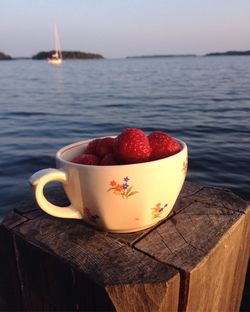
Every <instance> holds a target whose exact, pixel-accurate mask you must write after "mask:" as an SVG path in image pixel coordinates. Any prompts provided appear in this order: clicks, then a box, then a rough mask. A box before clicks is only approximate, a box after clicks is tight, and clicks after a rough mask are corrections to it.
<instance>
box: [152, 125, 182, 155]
mask: <svg viewBox="0 0 250 312" xmlns="http://www.w3.org/2000/svg"><path fill="white" fill-rule="evenodd" d="M148 139H149V143H150V146H151V148H152V153H151V157H150V159H151V160H156V159H161V158H164V157H167V156H171V155H174V154H176V153H178V152H179V151H180V150H181V145H180V143H179V142H178V141H177V140H176V139H174V138H173V137H171V136H170V135H168V134H166V133H164V132H162V131H154V132H152V133H151V134H150V135H149V136H148Z"/></svg>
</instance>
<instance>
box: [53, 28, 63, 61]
mask: <svg viewBox="0 0 250 312" xmlns="http://www.w3.org/2000/svg"><path fill="white" fill-rule="evenodd" d="M54 31H55V44H56V54H57V55H58V57H59V58H61V59H62V50H61V44H60V38H59V33H58V29H57V26H56V24H55V26H54Z"/></svg>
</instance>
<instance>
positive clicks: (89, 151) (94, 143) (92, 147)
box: [85, 139, 101, 155]
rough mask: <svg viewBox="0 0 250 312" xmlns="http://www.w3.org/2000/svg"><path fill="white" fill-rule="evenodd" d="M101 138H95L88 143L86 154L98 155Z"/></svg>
mask: <svg viewBox="0 0 250 312" xmlns="http://www.w3.org/2000/svg"><path fill="white" fill-rule="evenodd" d="M100 140H101V139H94V140H92V141H90V142H89V144H88V145H87V148H86V150H85V154H94V155H96V147H97V144H98V142H99V141H100Z"/></svg>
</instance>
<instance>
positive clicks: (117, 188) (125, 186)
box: [108, 177, 139, 198]
mask: <svg viewBox="0 0 250 312" xmlns="http://www.w3.org/2000/svg"><path fill="white" fill-rule="evenodd" d="M129 180H130V179H129V177H124V178H123V180H122V182H121V183H118V182H116V181H115V180H112V181H110V183H109V185H110V186H111V187H110V188H109V189H108V192H110V191H112V192H113V194H115V195H120V196H122V198H128V197H130V196H132V195H135V194H137V193H139V192H138V191H133V190H132V189H133V186H131V185H129V182H128V181H129Z"/></svg>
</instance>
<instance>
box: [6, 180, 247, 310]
mask: <svg viewBox="0 0 250 312" xmlns="http://www.w3.org/2000/svg"><path fill="white" fill-rule="evenodd" d="M46 196H48V197H49V199H50V200H51V201H53V202H54V203H56V204H59V205H61V206H64V205H67V204H68V202H67V198H66V197H65V194H63V193H62V190H61V189H60V188H58V187H57V186H56V187H54V186H53V187H52V188H48V189H46ZM249 224H250V208H247V204H246V202H245V201H243V200H242V199H241V198H239V197H238V196H236V195H235V194H233V193H232V192H230V191H228V190H224V189H220V188H214V187H205V186H201V185H197V184H194V183H190V182H186V183H185V184H184V186H183V189H182V192H181V193H180V196H179V198H178V200H177V202H176V204H175V206H174V209H173V211H172V213H171V215H170V216H169V217H168V218H167V219H166V220H163V221H161V222H160V223H159V224H157V225H155V226H154V227H152V228H150V229H147V230H144V231H141V232H136V233H127V234H112V233H106V232H101V231H99V230H96V229H94V228H93V227H91V226H89V225H87V224H85V223H84V222H82V221H81V220H70V219H65V220H64V219H60V218H55V217H52V216H49V215H47V214H45V213H44V212H43V211H42V210H40V209H39V208H38V207H37V205H36V203H35V201H34V198H33V197H32V196H31V194H30V195H29V196H28V199H27V200H24V201H23V202H22V203H20V205H17V206H16V207H15V209H14V210H13V211H12V212H11V213H10V214H9V215H8V216H7V217H6V218H5V220H4V222H3V223H2V224H1V225H0V276H1V279H0V294H1V296H2V297H3V299H4V301H5V302H6V303H7V304H8V306H9V307H11V308H12V309H16V310H25V311H31V310H36V311H39V310H40V311H45V310H46V311H150V312H151V311H171V312H172V311H173V312H174V311H190V312H193V311H198V312H199V311H201V312H203V311H218V312H221V311H226V312H227V311H238V310H239V305H240V301H241V296H242V291H243V286H244V278H245V274H246V269H247V262H248V259H249V249H250V244H249V242H250V239H249V238H250V237H249V236H250V229H249ZM17 308H18V309H17Z"/></svg>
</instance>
